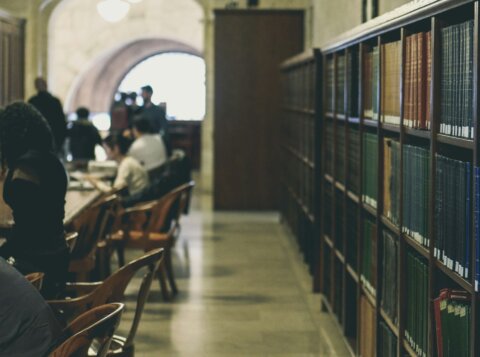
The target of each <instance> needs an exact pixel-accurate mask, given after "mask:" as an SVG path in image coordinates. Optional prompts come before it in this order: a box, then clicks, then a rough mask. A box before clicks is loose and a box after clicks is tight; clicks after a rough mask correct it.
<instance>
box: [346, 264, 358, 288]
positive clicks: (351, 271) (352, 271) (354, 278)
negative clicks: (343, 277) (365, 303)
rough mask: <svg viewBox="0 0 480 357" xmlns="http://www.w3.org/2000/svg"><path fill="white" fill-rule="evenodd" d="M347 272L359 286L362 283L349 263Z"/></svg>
mask: <svg viewBox="0 0 480 357" xmlns="http://www.w3.org/2000/svg"><path fill="white" fill-rule="evenodd" d="M347 272H348V273H349V274H350V276H351V277H352V279H353V280H355V282H356V283H357V284H358V283H359V282H360V279H359V277H358V274H357V272H356V271H355V269H353V268H352V266H351V265H350V264H348V263H347Z"/></svg>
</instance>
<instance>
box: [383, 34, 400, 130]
mask: <svg viewBox="0 0 480 357" xmlns="http://www.w3.org/2000/svg"><path fill="white" fill-rule="evenodd" d="M380 51H381V56H380V61H381V65H380V68H381V75H380V80H381V103H382V110H381V116H380V118H381V120H382V122H384V123H388V124H396V125H400V75H401V73H400V68H401V63H402V56H401V51H402V46H401V42H400V41H395V42H389V43H385V44H382V45H381V47H380Z"/></svg>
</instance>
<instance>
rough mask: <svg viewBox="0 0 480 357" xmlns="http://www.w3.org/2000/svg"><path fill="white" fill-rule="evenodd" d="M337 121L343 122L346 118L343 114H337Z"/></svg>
mask: <svg viewBox="0 0 480 357" xmlns="http://www.w3.org/2000/svg"><path fill="white" fill-rule="evenodd" d="M336 117H337V120H341V121H345V120H346V119H347V118H346V117H345V114H339V113H337V115H336Z"/></svg>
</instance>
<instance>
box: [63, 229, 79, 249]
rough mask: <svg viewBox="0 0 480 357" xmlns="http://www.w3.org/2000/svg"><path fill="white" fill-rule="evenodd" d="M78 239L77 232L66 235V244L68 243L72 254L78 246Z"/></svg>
mask: <svg viewBox="0 0 480 357" xmlns="http://www.w3.org/2000/svg"><path fill="white" fill-rule="evenodd" d="M77 239H78V233H77V232H69V233H66V234H65V242H66V243H67V246H68V250H69V251H70V254H72V252H73V249H74V248H75V244H77Z"/></svg>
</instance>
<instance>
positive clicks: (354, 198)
mask: <svg viewBox="0 0 480 357" xmlns="http://www.w3.org/2000/svg"><path fill="white" fill-rule="evenodd" d="M347 196H348V197H349V198H350V199H351V200H352V201H353V202H355V203H360V198H359V197H358V195H356V194H355V193H353V192H352V191H349V190H347Z"/></svg>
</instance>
